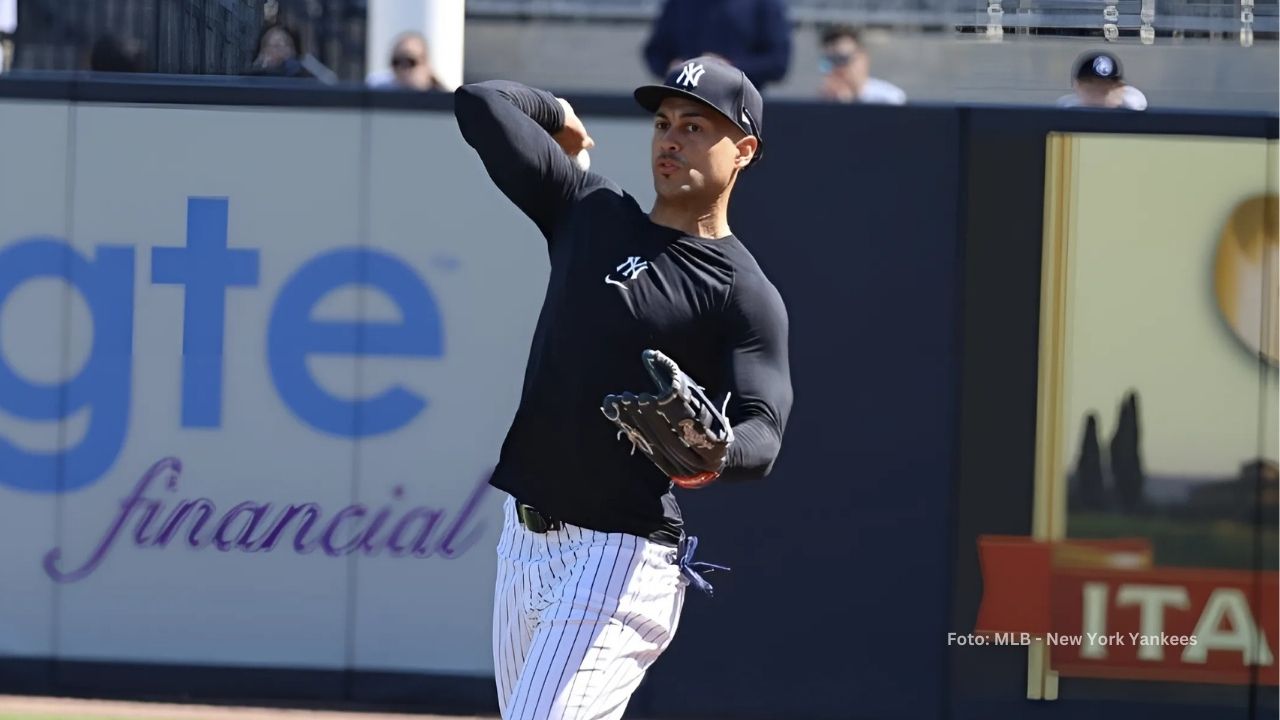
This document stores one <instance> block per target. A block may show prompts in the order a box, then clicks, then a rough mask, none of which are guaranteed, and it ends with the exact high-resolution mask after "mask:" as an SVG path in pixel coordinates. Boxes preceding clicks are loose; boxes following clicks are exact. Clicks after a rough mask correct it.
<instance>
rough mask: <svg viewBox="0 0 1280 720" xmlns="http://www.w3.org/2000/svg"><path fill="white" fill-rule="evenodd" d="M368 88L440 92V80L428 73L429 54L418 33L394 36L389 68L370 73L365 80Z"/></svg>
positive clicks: (441, 86) (429, 71) (420, 34)
mask: <svg viewBox="0 0 1280 720" xmlns="http://www.w3.org/2000/svg"><path fill="white" fill-rule="evenodd" d="M366 82H367V83H368V84H369V86H370V87H376V88H399V89H403V90H421V91H424V92H434V91H442V90H444V86H443V85H442V84H441V82H440V80H439V79H438V78H436V76H435V74H434V73H433V72H432V71H431V54H430V53H429V52H427V39H426V38H425V37H423V35H422V33H420V32H414V31H409V32H405V33H401V34H399V35H397V36H396V40H395V42H394V43H392V45H391V67H390V68H389V69H387V70H380V71H378V72H374V73H370V74H369V77H368V79H367V81H366Z"/></svg>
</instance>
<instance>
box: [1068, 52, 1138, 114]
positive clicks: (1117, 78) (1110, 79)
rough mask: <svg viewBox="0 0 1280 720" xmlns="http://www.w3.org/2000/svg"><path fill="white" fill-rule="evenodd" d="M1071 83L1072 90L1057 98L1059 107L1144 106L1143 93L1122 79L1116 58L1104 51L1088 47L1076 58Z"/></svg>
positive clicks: (1134, 108)
mask: <svg viewBox="0 0 1280 720" xmlns="http://www.w3.org/2000/svg"><path fill="white" fill-rule="evenodd" d="M1071 87H1072V89H1073V90H1075V92H1073V93H1072V94H1070V95H1064V96H1062V97H1060V98H1058V106H1059V107H1093V108H1120V109H1124V110H1146V109H1147V96H1146V95H1143V94H1142V91H1141V90H1139V89H1138V88H1136V87H1134V86H1132V85H1130V84H1128V83H1126V82H1125V79H1124V68H1123V67H1122V66H1121V65H1120V58H1118V57H1116V56H1115V55H1112V54H1111V53H1108V52H1098V51H1091V52H1087V53H1085V54H1083V55H1081V56H1080V57H1079V58H1077V59H1076V63H1075V66H1074V68H1073V70H1072V73H1071Z"/></svg>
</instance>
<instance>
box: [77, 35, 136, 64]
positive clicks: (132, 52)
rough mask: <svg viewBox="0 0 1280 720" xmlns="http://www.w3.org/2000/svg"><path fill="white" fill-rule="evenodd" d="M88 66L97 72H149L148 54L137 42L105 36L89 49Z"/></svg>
mask: <svg viewBox="0 0 1280 720" xmlns="http://www.w3.org/2000/svg"><path fill="white" fill-rule="evenodd" d="M87 65H88V67H89V69H90V70H93V71H95V72H121V73H140V72H147V58H146V52H144V51H143V49H142V43H140V42H138V41H137V40H133V39H131V38H121V37H116V36H115V35H104V36H102V37H100V38H98V39H97V41H95V42H94V43H93V47H92V48H90V49H89V59H88V63H87Z"/></svg>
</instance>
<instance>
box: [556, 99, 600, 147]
mask: <svg viewBox="0 0 1280 720" xmlns="http://www.w3.org/2000/svg"><path fill="white" fill-rule="evenodd" d="M556 99H557V100H559V101H560V106H561V107H563V108H564V127H563V128H561V129H560V132H558V133H556V134H555V135H553V136H552V137H553V138H555V141H556V142H557V143H559V144H560V147H562V148H564V151H565V152H566V153H568V154H569V156H570V157H577V156H578V153H580V152H582V151H583V150H589V149H591V148H593V147H595V145H596V141H595V140H592V139H591V136H590V135H588V134H587V128H586V126H585V125H583V124H582V118H580V117H578V114H577V113H576V112H574V111H573V106H572V105H570V104H569V101H568V100H565V99H564V98H556Z"/></svg>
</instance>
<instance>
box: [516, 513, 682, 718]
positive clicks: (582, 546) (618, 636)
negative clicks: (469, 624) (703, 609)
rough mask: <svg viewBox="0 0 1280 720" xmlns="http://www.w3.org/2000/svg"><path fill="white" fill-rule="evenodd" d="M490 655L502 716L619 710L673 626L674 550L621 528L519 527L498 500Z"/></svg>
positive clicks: (615, 713) (678, 590)
mask: <svg viewBox="0 0 1280 720" xmlns="http://www.w3.org/2000/svg"><path fill="white" fill-rule="evenodd" d="M503 513H504V515H505V518H504V520H503V527H502V538H501V539H500V540H499V541H498V580H497V585H496V588H495V590H494V608H493V664H494V669H495V674H496V679H497V686H498V705H499V707H500V709H501V711H502V717H503V718H504V719H505V720H579V719H581V720H596V719H602V718H620V717H622V713H623V711H624V710H626V708H627V701H628V700H629V699H630V697H631V693H632V692H634V691H635V689H636V687H638V686H639V685H640V680H641V679H642V678H643V677H644V673H645V671H646V670H647V669H648V668H649V666H650V665H651V664H653V661H654V660H656V659H657V658H658V656H659V655H661V654H662V651H663V650H665V649H666V648H667V645H668V644H670V642H671V638H672V637H674V636H675V633H676V626H677V624H678V622H679V619H680V608H681V606H682V605H683V604H684V592H685V586H686V581H685V580H684V578H683V577H681V575H680V569H679V567H678V566H677V565H676V562H675V559H676V551H675V549H674V548H669V547H665V546H663V545H659V544H658V543H655V542H652V541H650V540H646V539H644V538H640V537H636V536H634V535H628V534H625V533H605V532H598V531H595V530H587V529H584V528H580V527H577V526H575V525H562V526H561V528H560V529H559V530H553V531H550V532H547V533H545V534H539V533H533V532H530V531H529V530H527V529H525V527H524V526H523V525H521V524H520V521H519V520H518V519H517V518H516V511H515V500H514V499H513V498H511V497H508V498H507V501H506V503H505V504H504V505H503Z"/></svg>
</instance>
